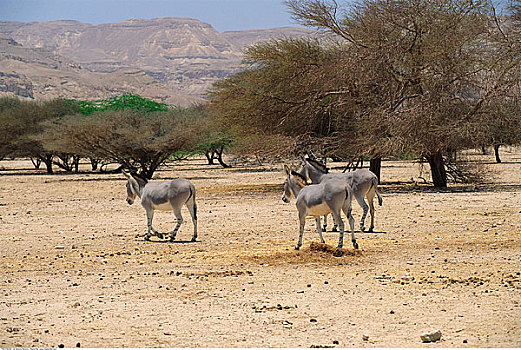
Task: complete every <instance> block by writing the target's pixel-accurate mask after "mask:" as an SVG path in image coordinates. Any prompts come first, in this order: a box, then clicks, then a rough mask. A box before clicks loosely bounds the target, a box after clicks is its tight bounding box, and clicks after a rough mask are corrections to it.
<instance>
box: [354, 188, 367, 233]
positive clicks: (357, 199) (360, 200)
mask: <svg viewBox="0 0 521 350" xmlns="http://www.w3.org/2000/svg"><path fill="white" fill-rule="evenodd" d="M355 198H356V201H357V202H358V204H360V206H361V207H362V209H363V211H364V212H363V214H362V218H361V219H360V231H362V232H363V231H365V226H364V225H365V217H366V216H367V212H368V211H369V206H368V205H367V203H366V202H365V200H364V197H363V196H362V197H357V196H355Z"/></svg>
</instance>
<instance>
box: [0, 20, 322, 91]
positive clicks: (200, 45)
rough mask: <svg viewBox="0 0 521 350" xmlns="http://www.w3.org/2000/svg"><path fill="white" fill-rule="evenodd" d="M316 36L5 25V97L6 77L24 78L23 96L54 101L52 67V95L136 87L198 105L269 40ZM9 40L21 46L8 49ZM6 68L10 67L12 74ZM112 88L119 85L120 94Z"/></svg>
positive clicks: (167, 23)
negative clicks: (252, 48)
mask: <svg viewBox="0 0 521 350" xmlns="http://www.w3.org/2000/svg"><path fill="white" fill-rule="evenodd" d="M311 33H312V32H311V31H309V30H306V29H301V28H291V27H285V28H274V29H267V30H248V31H236V32H224V33H219V32H217V31H216V30H215V29H213V28H212V26H210V25H209V24H206V23H203V22H201V21H198V20H196V19H191V18H172V17H166V18H156V19H151V20H147V19H130V20H127V21H124V22H121V23H114V24H100V25H91V24H86V23H81V22H77V21H52V22H32V23H22V22H6V21H0V35H3V36H4V37H5V38H6V39H4V40H3V41H2V46H1V50H2V53H1V55H0V60H1V61H0V63H1V67H0V90H2V87H1V86H2V83H3V81H5V80H6V79H7V78H6V77H7V74H10V76H11V78H9V79H14V78H13V77H12V75H13V74H18V75H19V78H18V79H19V84H20V88H19V91H18V92H19V93H23V94H32V95H33V97H34V96H47V95H50V94H48V93H47V92H46V91H48V90H49V87H45V86H46V83H43V81H42V79H43V80H45V79H44V77H43V76H41V74H47V73H48V72H45V73H43V70H44V69H47V70H48V69H51V68H50V66H52V67H54V68H52V71H53V73H54V74H53V77H54V79H55V80H56V79H57V80H56V82H55V83H57V84H58V85H52V86H53V88H51V89H50V90H53V91H55V92H54V93H59V91H60V90H61V89H63V90H64V91H65V92H66V93H73V92H74V93H76V94H80V92H81V90H82V89H84V90H85V92H81V93H82V94H83V95H89V96H90V95H92V96H93V97H94V95H96V94H94V92H95V91H97V92H98V94H97V95H100V94H107V93H108V94H110V93H112V91H114V93H116V92H115V91H120V90H121V89H125V88H133V89H134V91H135V92H137V93H139V92H138V91H142V92H141V93H143V94H144V90H146V89H148V90H147V91H151V90H153V91H154V93H155V97H161V98H162V99H163V100H164V99H165V98H166V99H168V98H167V97H165V95H163V94H164V93H166V94H167V95H168V94H170V95H172V96H173V95H178V96H179V98H177V99H178V100H186V101H188V100H190V99H193V100H194V101H197V100H199V99H200V98H202V97H204V93H205V92H206V90H207V89H208V88H209V87H210V86H211V84H212V83H213V82H214V81H216V80H217V79H220V78H223V77H226V76H228V75H230V74H233V73H235V72H238V71H239V70H240V69H242V67H241V60H242V52H243V50H244V48H245V47H247V46H249V45H251V44H253V43H255V42H259V41H266V40H269V39H270V38H278V37H289V36H291V37H302V36H307V35H310V34H311ZM7 38H10V39H13V41H14V42H15V43H20V44H22V45H23V46H20V45H17V44H13V43H11V44H8V43H7V41H6V40H8V39H7ZM6 48H7V49H6ZM4 51H5V53H4ZM7 51H13V52H14V51H16V52H18V57H19V58H20V57H22V56H23V58H22V59H21V60H18V63H16V64H15V62H13V58H10V57H9V54H7ZM22 52H24V53H23V54H22ZM29 57H34V59H33V60H31V59H29ZM21 62H23V63H24V64H22V63H21ZM59 62H61V63H59ZM6 65H8V66H9V67H11V68H10V69H6ZM30 67H33V68H30ZM32 69H34V72H33V71H32ZM58 72H60V73H61V74H65V75H66V76H68V79H67V82H68V83H64V84H62V83H61V81H60V82H58V80H60V79H62V78H58V75H59V74H58ZM140 72H141V73H140ZM2 74H3V75H2ZM140 74H142V75H140ZM37 77H39V78H37ZM114 84H116V85H117V84H119V85H120V86H119V90H118V87H117V86H114ZM133 84H138V85H139V86H136V85H133ZM29 86H32V87H29ZM124 86H125V87H124ZM3 89H4V90H5V88H3ZM11 89H12V88H11ZM42 89H43V90H42ZM26 90H27V92H22V91H26ZM29 90H31V91H32V92H31V93H29V92H28V91H29ZM144 96H147V95H146V94H144ZM147 97H149V96H147ZM172 98H173V97H172ZM172 98H170V99H172Z"/></svg>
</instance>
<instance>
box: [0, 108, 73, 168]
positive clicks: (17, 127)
mask: <svg viewBox="0 0 521 350" xmlns="http://www.w3.org/2000/svg"><path fill="white" fill-rule="evenodd" d="M10 106H11V107H10V108H5V109H4V110H2V111H1V112H0V125H1V126H2V134H3V138H2V141H1V144H2V146H1V147H2V151H1V152H2V153H4V154H8V155H10V156H13V157H30V158H31V159H37V160H38V162H39V161H41V162H43V163H44V164H45V166H46V170H47V173H49V174H52V173H53V164H57V165H60V166H63V164H62V163H60V162H59V161H58V159H59V158H58V157H62V159H65V158H66V157H65V156H64V155H63V154H57V153H55V152H53V151H50V150H48V149H46V148H45V147H44V145H43V143H42V142H41V140H40V138H39V136H40V134H41V133H42V132H43V130H44V126H43V124H42V123H43V122H45V121H47V120H52V119H55V118H60V117H63V116H65V115H67V114H70V113H75V112H76V111H77V110H78V109H77V107H76V106H75V105H74V104H71V103H70V102H69V101H67V100H64V99H54V100H49V101H42V102H34V101H19V102H16V103H14V102H12V103H10Z"/></svg>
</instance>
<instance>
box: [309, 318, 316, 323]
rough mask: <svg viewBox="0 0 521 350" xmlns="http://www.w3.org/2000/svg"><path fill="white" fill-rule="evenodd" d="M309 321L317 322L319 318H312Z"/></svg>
mask: <svg viewBox="0 0 521 350" xmlns="http://www.w3.org/2000/svg"><path fill="white" fill-rule="evenodd" d="M309 322H313V323H316V322H317V319H316V318H312V319H310V320H309Z"/></svg>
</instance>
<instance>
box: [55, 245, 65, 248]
mask: <svg viewBox="0 0 521 350" xmlns="http://www.w3.org/2000/svg"><path fill="white" fill-rule="evenodd" d="M54 249H65V247H64V246H62V245H57V246H56V247H54Z"/></svg>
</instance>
